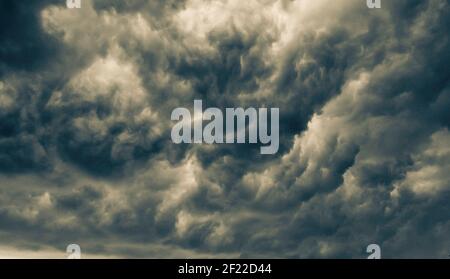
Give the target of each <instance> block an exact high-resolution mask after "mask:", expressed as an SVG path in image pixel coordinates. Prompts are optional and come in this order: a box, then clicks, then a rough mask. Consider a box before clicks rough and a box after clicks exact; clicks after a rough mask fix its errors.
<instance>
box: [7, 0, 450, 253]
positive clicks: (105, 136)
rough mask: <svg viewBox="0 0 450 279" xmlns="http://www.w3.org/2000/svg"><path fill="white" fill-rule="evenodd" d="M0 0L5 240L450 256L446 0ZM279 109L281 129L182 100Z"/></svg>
mask: <svg viewBox="0 0 450 279" xmlns="http://www.w3.org/2000/svg"><path fill="white" fill-rule="evenodd" d="M81 2H82V3H81V8H79V9H76V8H75V9H69V8H67V6H66V3H65V1H63V0H41V1H37V0H30V1H7V0H0V38H1V40H0V258H10V257H13V258H14V257H17V258H47V257H48V258H55V257H56V258H58V257H65V256H66V255H65V251H66V247H67V245H69V244H71V243H76V244H78V245H80V247H81V250H82V255H84V257H94V258H366V257H367V256H368V255H367V252H366V247H367V246H368V245H369V244H378V245H379V246H380V247H381V250H382V252H381V253H382V257H383V258H447V257H448V255H449V254H450V202H449V199H450V132H449V126H450V110H449V109H448V108H449V106H450V67H449V65H450V51H449V49H450V41H449V37H450V36H449V35H450V32H449V30H450V2H449V1H448V0H390V1H386V0H382V1H381V8H379V9H369V8H368V7H367V5H366V1H364V0H339V1H327V0H314V1H309V0H292V1H291V0H279V1H275V0H248V1H242V0H211V1H201V0H180V1H177V0H166V1H163V0H152V1H144V0H126V1H119V0H110V1H107V0H82V1H81ZM194 100H202V101H203V105H204V106H205V107H217V108H219V109H222V110H224V109H225V108H237V107H243V108H248V107H254V108H279V114H280V120H279V137H280V146H279V150H278V152H277V153H276V154H272V155H270V154H269V155H268V154H261V153H260V145H259V144H175V143H173V142H172V140H171V136H170V134H171V129H172V127H173V125H174V124H175V123H174V121H172V120H171V112H172V111H173V110H174V109H175V108H177V107H185V108H189V109H190V110H191V111H192V108H193V104H194Z"/></svg>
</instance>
